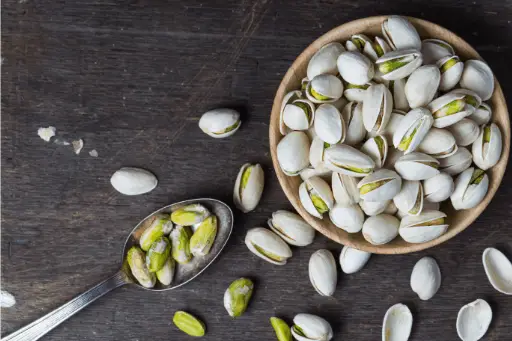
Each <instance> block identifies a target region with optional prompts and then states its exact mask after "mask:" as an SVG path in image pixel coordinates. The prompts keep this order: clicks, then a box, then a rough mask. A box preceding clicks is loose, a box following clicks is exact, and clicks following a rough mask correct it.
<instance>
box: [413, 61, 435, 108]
mask: <svg viewBox="0 0 512 341" xmlns="http://www.w3.org/2000/svg"><path fill="white" fill-rule="evenodd" d="M440 82H441V72H440V71H439V69H438V68H437V67H436V66H435V65H423V66H421V67H419V68H417V69H416V70H414V72H413V73H412V74H411V75H410V76H409V78H408V79H407V83H406V84H405V96H406V98H407V102H408V103H409V105H410V106H411V108H418V107H425V106H426V105H427V104H429V103H430V102H432V100H433V99H434V97H435V95H436V92H437V89H438V88H439V83H440Z"/></svg>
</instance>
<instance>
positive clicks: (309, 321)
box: [292, 314, 333, 341]
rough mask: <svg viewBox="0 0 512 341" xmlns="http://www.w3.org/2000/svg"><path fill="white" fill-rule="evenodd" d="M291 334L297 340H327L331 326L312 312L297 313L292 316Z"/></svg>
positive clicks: (331, 334)
mask: <svg viewBox="0 0 512 341" xmlns="http://www.w3.org/2000/svg"><path fill="white" fill-rule="evenodd" d="M292 335H293V337H294V338H295V339H296V340H297V341H329V340H331V339H332V337H333V332H332V327H331V325H330V324H329V322H327V321H326V320H325V319H323V318H321V317H320V316H316V315H312V314H297V315H295V317H294V318H293V326H292Z"/></svg>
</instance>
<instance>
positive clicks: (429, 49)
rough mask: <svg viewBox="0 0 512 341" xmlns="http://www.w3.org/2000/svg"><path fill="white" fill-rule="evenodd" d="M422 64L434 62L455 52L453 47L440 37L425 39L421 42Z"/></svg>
mask: <svg viewBox="0 0 512 341" xmlns="http://www.w3.org/2000/svg"><path fill="white" fill-rule="evenodd" d="M421 54H422V55H423V63H424V64H435V63H436V62H437V61H438V60H439V59H441V58H444V57H448V56H452V55H454V54H455V51H454V50H453V47H452V46H451V45H450V44H448V43H447V42H445V41H444V40H441V39H425V40H423V41H422V42H421Z"/></svg>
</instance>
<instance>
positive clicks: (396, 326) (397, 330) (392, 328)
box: [382, 303, 413, 341]
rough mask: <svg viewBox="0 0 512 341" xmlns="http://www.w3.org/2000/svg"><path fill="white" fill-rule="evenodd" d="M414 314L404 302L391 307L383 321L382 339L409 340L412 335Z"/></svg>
mask: <svg viewBox="0 0 512 341" xmlns="http://www.w3.org/2000/svg"><path fill="white" fill-rule="evenodd" d="M412 320H413V319H412V314H411V311H410V310H409V308H408V307H407V306H406V305H405V304H402V303H397V304H395V305H394V306H392V307H390V308H389V309H388V310H387V311H386V314H385V315H384V322H383V323H382V341H407V340H409V336H410V335H411V329H412Z"/></svg>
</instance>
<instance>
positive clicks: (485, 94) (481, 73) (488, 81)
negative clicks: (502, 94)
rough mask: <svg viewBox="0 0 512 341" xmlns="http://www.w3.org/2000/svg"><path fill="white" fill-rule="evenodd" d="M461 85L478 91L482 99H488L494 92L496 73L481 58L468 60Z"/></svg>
mask: <svg viewBox="0 0 512 341" xmlns="http://www.w3.org/2000/svg"><path fill="white" fill-rule="evenodd" d="M460 86H461V87H463V88H465V89H469V90H472V91H474V92H476V93H477V94H478V95H479V96H480V98H482V100H484V101H487V100H488V99H489V98H491V96H492V93H493V92H494V74H493V73H492V70H491V68H490V67H489V65H487V64H486V63H484V62H482V61H481V60H476V59H470V60H466V62H465V63H464V71H463V72H462V77H461V78H460Z"/></svg>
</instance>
